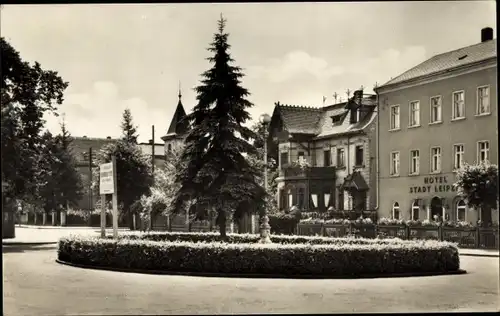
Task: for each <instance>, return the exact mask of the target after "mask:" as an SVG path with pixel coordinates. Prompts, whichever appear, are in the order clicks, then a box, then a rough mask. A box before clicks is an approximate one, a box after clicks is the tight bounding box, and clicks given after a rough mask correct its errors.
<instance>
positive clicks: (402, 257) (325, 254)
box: [58, 234, 460, 277]
mask: <svg viewBox="0 0 500 316" xmlns="http://www.w3.org/2000/svg"><path fill="white" fill-rule="evenodd" d="M192 235H193V234H192ZM197 235H201V234H197ZM205 235H207V234H205ZM345 240H347V241H346V242H344V243H342V242H338V243H337V244H318V245H312V244H279V243H278V244H258V243H221V242H210V243H208V242H183V241H151V240H138V239H137V240H131V239H129V238H122V239H119V240H112V239H100V238H97V237H83V236H70V237H65V238H62V239H60V241H59V244H58V259H59V260H61V261H63V262H67V263H73V264H79V265H86V266H92V267H106V268H115V269H138V270H143V271H144V270H150V271H162V272H169V271H170V272H184V273H186V272H187V273H189V272H191V273H217V274H229V275H230V274H250V275H252V274H261V275H262V274H268V275H276V274H279V275H293V276H300V275H317V276H319V275H321V276H332V277H335V276H363V275H373V274H378V275H380V274H382V275H385V274H387V275H389V274H393V273H424V272H427V273H436V272H449V271H458V270H459V266H460V261H459V256H458V250H457V248H456V246H455V245H453V244H450V243H445V242H402V241H399V242H395V241H394V240H392V241H390V242H386V243H381V242H372V243H369V242H368V243H365V244H359V243H358V244H350V243H349V242H351V241H352V240H349V239H345ZM357 240H358V241H359V240H360V239H357Z"/></svg>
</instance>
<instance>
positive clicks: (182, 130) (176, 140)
mask: <svg viewBox="0 0 500 316" xmlns="http://www.w3.org/2000/svg"><path fill="white" fill-rule="evenodd" d="M181 99H182V94H181V91H180V90H179V101H178V102H177V107H176V108H175V112H174V116H173V117H172V121H171V122H170V126H169V128H168V130H167V134H166V135H165V136H162V137H161V139H162V140H163V141H164V142H165V153H166V154H168V153H169V152H171V151H172V150H174V149H176V148H179V147H180V146H182V144H183V143H184V138H185V137H186V134H187V132H188V131H189V122H188V121H187V120H185V118H186V116H187V115H186V110H185V109H184V106H183V105H182V100H181Z"/></svg>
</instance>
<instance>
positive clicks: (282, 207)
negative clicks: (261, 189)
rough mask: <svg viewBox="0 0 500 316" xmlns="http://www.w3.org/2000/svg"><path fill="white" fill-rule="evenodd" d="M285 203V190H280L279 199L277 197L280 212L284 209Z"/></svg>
mask: <svg viewBox="0 0 500 316" xmlns="http://www.w3.org/2000/svg"><path fill="white" fill-rule="evenodd" d="M285 203H286V195H285V190H283V189H280V197H279V204H280V205H279V209H280V210H284V209H286V206H285Z"/></svg>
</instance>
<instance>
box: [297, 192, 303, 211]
mask: <svg viewBox="0 0 500 316" xmlns="http://www.w3.org/2000/svg"><path fill="white" fill-rule="evenodd" d="M298 200H299V201H298V202H299V203H298V204H299V210H302V209H304V188H299V194H298Z"/></svg>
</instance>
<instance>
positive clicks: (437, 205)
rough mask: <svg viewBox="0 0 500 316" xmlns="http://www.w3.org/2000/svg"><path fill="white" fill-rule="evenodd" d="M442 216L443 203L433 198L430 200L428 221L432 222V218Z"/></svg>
mask: <svg viewBox="0 0 500 316" xmlns="http://www.w3.org/2000/svg"><path fill="white" fill-rule="evenodd" d="M435 215H437V216H439V217H442V216H443V203H442V201H441V199H440V198H438V197H437V196H436V197H433V198H432V200H431V218H430V219H429V220H434V216H435Z"/></svg>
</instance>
